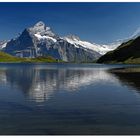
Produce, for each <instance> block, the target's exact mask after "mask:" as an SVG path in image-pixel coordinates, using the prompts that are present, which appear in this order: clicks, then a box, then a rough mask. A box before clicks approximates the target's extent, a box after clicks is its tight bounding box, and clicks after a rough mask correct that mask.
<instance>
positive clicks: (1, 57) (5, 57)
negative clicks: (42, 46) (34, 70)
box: [0, 52, 58, 63]
mask: <svg viewBox="0 0 140 140" xmlns="http://www.w3.org/2000/svg"><path fill="white" fill-rule="evenodd" d="M0 62H1V63H2V62H3V63H6V62H9V63H13V62H15V63H24V62H25V63H26V62H27V63H39V62H47V63H52V62H58V60H56V59H54V58H53V57H51V56H47V57H37V58H19V57H14V56H12V55H10V54H7V53H4V52H0Z"/></svg>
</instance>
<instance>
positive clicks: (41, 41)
mask: <svg viewBox="0 0 140 140" xmlns="http://www.w3.org/2000/svg"><path fill="white" fill-rule="evenodd" d="M120 44H121V42H120V41H117V42H115V43H110V44H108V45H99V44H95V43H90V42H87V41H82V40H80V39H79V37H77V36H75V35H69V36H66V37H60V36H59V35H57V34H55V33H54V32H53V31H52V30H51V28H50V27H48V26H46V25H45V23H44V22H42V21H39V22H38V23H36V24H35V25H34V26H33V27H29V28H26V29H25V30H24V31H23V32H22V33H21V34H20V35H19V36H18V37H16V38H14V39H11V40H8V41H1V42H0V49H1V51H3V52H6V53H8V54H11V55H13V56H17V57H26V58H35V57H40V56H52V57H53V58H55V59H58V60H62V61H66V62H93V61H94V60H96V59H98V58H99V57H101V56H102V55H103V54H105V53H106V52H108V51H111V50H114V49H115V48H116V47H117V46H119V45H120Z"/></svg>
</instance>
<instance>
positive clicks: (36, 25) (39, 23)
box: [34, 21, 45, 27]
mask: <svg viewBox="0 0 140 140" xmlns="http://www.w3.org/2000/svg"><path fill="white" fill-rule="evenodd" d="M40 26H44V27H45V23H44V22H43V21H38V22H37V23H36V24H35V25H34V27H40Z"/></svg>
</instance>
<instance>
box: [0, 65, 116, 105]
mask: <svg viewBox="0 0 140 140" xmlns="http://www.w3.org/2000/svg"><path fill="white" fill-rule="evenodd" d="M117 81H118V80H117V79H116V78H115V77H114V76H113V75H112V74H111V73H108V72H107V71H106V70H105V69H103V68H86V69H84V68H75V67H73V68H67V67H66V68H58V67H43V68H42V67H38V66H35V67H10V68H9V67H8V68H6V67H5V68H1V69H0V83H1V84H4V83H5V84H9V85H10V86H11V87H13V88H14V87H16V88H18V89H19V90H20V91H21V92H22V93H23V94H25V95H26V96H27V97H28V98H29V99H30V100H34V101H36V102H44V101H45V100H48V99H49V98H50V97H51V96H53V94H54V93H56V92H57V91H60V90H66V91H71V92H74V91H76V90H78V89H79V88H80V87H84V86H88V85H91V84H92V85H94V84H100V82H102V83H106V82H111V83H115V84H116V83H117Z"/></svg>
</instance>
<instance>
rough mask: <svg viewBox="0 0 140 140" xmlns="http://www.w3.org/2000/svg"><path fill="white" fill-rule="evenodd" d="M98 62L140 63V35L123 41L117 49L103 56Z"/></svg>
mask: <svg viewBox="0 0 140 140" xmlns="http://www.w3.org/2000/svg"><path fill="white" fill-rule="evenodd" d="M97 63H128V64H129V63H130V64H140V37H137V38H136V39H132V40H129V41H127V42H125V43H122V44H121V45H120V46H119V47H118V48H116V49H115V50H113V51H110V52H108V53H106V54H105V55H103V56H101V57H100V58H99V59H98V60H97Z"/></svg>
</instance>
